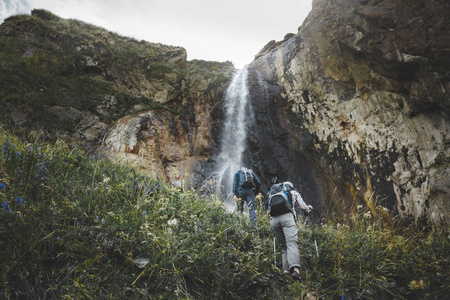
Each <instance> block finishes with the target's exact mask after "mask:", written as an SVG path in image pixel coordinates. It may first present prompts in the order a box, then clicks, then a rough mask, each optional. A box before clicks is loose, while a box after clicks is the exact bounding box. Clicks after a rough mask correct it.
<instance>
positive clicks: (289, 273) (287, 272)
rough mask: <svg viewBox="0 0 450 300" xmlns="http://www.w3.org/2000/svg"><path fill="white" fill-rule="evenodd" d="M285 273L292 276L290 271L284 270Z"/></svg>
mask: <svg viewBox="0 0 450 300" xmlns="http://www.w3.org/2000/svg"><path fill="white" fill-rule="evenodd" d="M283 273H284V274H285V275H291V272H289V270H283Z"/></svg>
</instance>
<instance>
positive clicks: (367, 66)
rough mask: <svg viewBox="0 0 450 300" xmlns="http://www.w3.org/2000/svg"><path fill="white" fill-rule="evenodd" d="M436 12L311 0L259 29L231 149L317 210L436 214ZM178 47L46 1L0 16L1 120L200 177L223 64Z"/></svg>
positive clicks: (415, 5) (440, 106) (206, 167)
mask: <svg viewBox="0 0 450 300" xmlns="http://www.w3.org/2000/svg"><path fill="white" fill-rule="evenodd" d="M449 12H450V11H449V5H448V3H447V2H446V1H439V0H430V1H427V2H422V1H413V2H411V1H409V2H408V1H403V0H389V1H387V0H385V1H382V0H348V1H341V0H331V1H330V0H327V1H325V0H316V1H313V10H312V11H311V13H310V14H309V16H308V18H307V19H306V20H305V22H304V23H303V25H302V26H301V27H300V28H299V31H298V32H297V33H296V34H288V35H286V36H285V38H284V39H283V40H282V41H279V42H275V41H272V42H269V43H268V44H267V45H266V46H265V47H264V48H263V49H262V50H261V51H260V53H258V54H257V55H256V57H255V60H254V61H253V62H252V63H251V64H250V66H249V70H248V71H249V74H250V76H249V77H248V86H249V91H250V95H251V101H252V103H253V111H254V113H255V118H254V120H255V123H254V126H253V128H252V129H251V130H250V132H249V136H248V150H249V151H246V152H245V153H244V156H245V161H246V164H247V165H248V166H251V167H252V168H253V169H254V170H255V171H256V172H257V174H258V175H259V176H260V177H261V179H262V181H263V186H264V187H267V186H268V185H269V184H270V179H271V178H272V177H273V176H278V177H279V178H281V179H287V180H290V181H292V182H293V183H294V185H295V186H296V187H297V188H298V189H299V190H300V192H301V193H302V195H303V196H304V198H305V200H306V201H307V202H308V203H312V204H313V205H314V206H315V208H316V210H317V211H319V212H321V213H323V214H324V215H325V216H328V217H333V216H335V215H336V216H337V215H338V216H340V217H342V216H344V217H345V216H346V214H347V213H348V212H350V211H351V210H352V209H354V208H355V207H356V206H358V205H367V206H368V207H370V208H371V209H372V211H373V213H374V214H377V213H378V212H379V211H380V210H382V208H381V206H382V207H385V208H387V209H389V210H390V212H391V213H393V214H399V215H402V216H414V218H415V220H416V221H417V222H419V221H422V220H423V221H425V222H426V223H428V222H431V223H432V224H435V225H437V226H440V227H441V228H446V227H445V226H447V225H448V224H449V221H450V220H449V204H448V200H449V189H450V179H449V178H450V176H449V175H450V165H449V164H450V158H449V154H450V153H449V152H450V150H449V145H450V136H449V135H450V134H449V129H450V122H449V109H450V103H449V97H448V93H449V89H450V84H449V81H450V80H449V78H450V75H449V71H448V70H449V65H450V63H449V57H450V55H449V49H450V47H449V45H450V41H449V35H448V32H449V21H448V17H447V16H448V15H449ZM186 57H187V55H186V51H185V50H184V49H183V48H180V47H174V46H167V45H161V44H154V43H149V42H145V41H136V40H134V39H131V38H126V37H122V36H119V35H117V34H114V33H111V32H108V31H106V30H104V29H102V28H98V27H96V26H92V25H90V24H86V23H83V22H79V21H77V20H64V19H61V18H59V17H57V16H54V15H53V14H51V13H49V12H47V11H43V10H34V11H33V12H32V15H31V16H15V17H11V18H8V19H7V20H5V22H4V23H3V24H1V25H0V81H1V82H2V84H1V86H0V104H1V105H2V108H3V109H2V110H1V111H0V118H1V120H2V124H4V126H9V127H12V128H14V130H15V132H17V133H24V134H26V135H27V136H28V135H31V136H34V137H35V138H43V139H50V140H56V139H61V140H64V141H65V142H66V143H67V144H68V146H70V147H72V146H75V145H77V146H79V147H82V148H83V149H86V153H88V154H90V155H96V156H102V155H104V156H107V157H111V158H113V159H115V160H117V161H120V162H122V163H127V164H131V165H133V166H134V167H136V168H137V169H138V170H140V171H141V172H143V173H146V174H153V175H155V174H156V175H157V176H159V177H160V178H162V179H164V180H167V181H172V180H174V179H175V178H176V177H177V176H179V175H180V176H181V177H183V178H182V179H184V180H185V181H186V184H187V185H195V184H199V183H201V181H202V180H204V179H205V178H208V176H209V175H210V173H211V171H212V168H213V167H214V166H213V164H214V156H215V154H216V153H217V151H218V149H219V147H218V146H219V143H220V142H219V138H220V135H221V124H222V123H221V122H222V119H223V118H222V106H223V103H222V99H223V94H224V91H225V89H226V87H227V85H228V83H229V81H230V78H231V76H232V72H233V66H232V64H231V63H228V62H226V63H216V62H205V61H187V60H186ZM263 191H264V189H263ZM378 205H381V206H378Z"/></svg>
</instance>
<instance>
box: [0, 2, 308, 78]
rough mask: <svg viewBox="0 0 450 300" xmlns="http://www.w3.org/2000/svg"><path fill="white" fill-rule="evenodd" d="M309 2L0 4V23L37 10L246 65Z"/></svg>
mask: <svg viewBox="0 0 450 300" xmlns="http://www.w3.org/2000/svg"><path fill="white" fill-rule="evenodd" d="M311 2H312V0H276V1H273V0H272V1H267V0H0V23H3V20H4V19H5V18H7V17H9V16H11V15H16V14H28V15H29V14H30V13H31V10H32V9H34V8H43V9H46V10H49V11H51V12H52V13H54V14H55V15H57V16H60V17H62V18H70V19H78V20H81V21H85V22H88V23H90V24H93V25H96V26H100V27H103V28H105V29H107V30H110V31H113V32H116V33H118V34H121V35H125V36H128V37H133V38H136V39H138V40H145V41H149V42H154V43H163V44H167V45H173V46H181V47H184V48H185V49H186V51H187V54H188V60H192V59H203V60H213V61H227V60H229V61H232V62H233V63H234V65H235V67H236V68H239V69H240V68H242V67H243V66H244V65H246V64H248V63H250V62H251V61H252V60H253V58H254V56H255V55H256V54H257V53H258V51H259V50H261V48H262V47H264V46H265V45H266V44H267V43H268V42H269V41H271V40H276V41H279V40H282V39H283V37H284V35H285V34H286V33H290V32H292V33H297V29H298V27H299V26H300V25H301V24H302V23H303V20H304V19H305V18H306V16H307V15H308V13H309V12H310V10H311Z"/></svg>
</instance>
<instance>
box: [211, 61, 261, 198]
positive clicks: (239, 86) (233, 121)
mask: <svg viewBox="0 0 450 300" xmlns="http://www.w3.org/2000/svg"><path fill="white" fill-rule="evenodd" d="M247 76H248V68H247V67H244V68H243V69H242V70H238V71H237V72H236V74H235V75H234V77H233V79H232V81H231V83H230V86H229V87H228V89H227V91H226V93H225V120H224V127H223V133H222V144H221V147H220V153H219V155H218V158H217V166H216V172H215V174H216V180H217V184H218V188H219V189H218V191H220V194H222V195H223V194H224V192H225V194H229V193H230V192H231V190H232V185H233V176H234V173H235V172H236V171H237V170H239V169H240V168H241V167H242V166H243V165H242V154H243V152H244V151H245V148H246V139H247V131H248V128H249V127H250V126H251V125H252V123H253V121H254V118H253V110H252V107H251V104H250V99H249V91H248V87H247ZM230 198H231V197H230ZM233 203H234V201H233Z"/></svg>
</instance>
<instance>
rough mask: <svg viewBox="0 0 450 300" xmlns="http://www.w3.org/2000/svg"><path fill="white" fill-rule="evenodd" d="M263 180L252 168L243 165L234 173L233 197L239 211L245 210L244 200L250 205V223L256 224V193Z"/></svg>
mask: <svg viewBox="0 0 450 300" xmlns="http://www.w3.org/2000/svg"><path fill="white" fill-rule="evenodd" d="M260 187H261V181H260V180H259V178H258V177H257V176H256V175H255V173H254V172H253V171H252V170H251V169H247V168H245V167H242V168H241V169H240V170H239V171H237V172H236V173H235V174H234V180H233V195H234V196H233V198H234V201H235V202H236V205H237V208H238V211H239V212H241V213H242V212H243V210H244V201H245V202H246V203H247V205H248V212H249V216H250V223H251V224H252V225H256V205H255V195H257V194H258V193H259V188H260Z"/></svg>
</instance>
